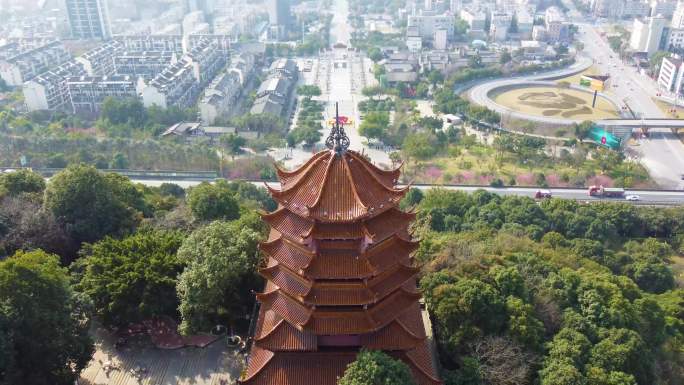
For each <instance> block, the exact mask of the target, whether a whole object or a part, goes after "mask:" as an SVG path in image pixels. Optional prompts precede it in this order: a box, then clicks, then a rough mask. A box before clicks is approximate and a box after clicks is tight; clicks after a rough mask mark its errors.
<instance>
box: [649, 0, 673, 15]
mask: <svg viewBox="0 0 684 385" xmlns="http://www.w3.org/2000/svg"><path fill="white" fill-rule="evenodd" d="M650 7H651V13H650V15H649V16H658V15H662V16H663V17H664V18H666V19H669V18H671V17H672V16H673V15H674V12H675V9H676V8H677V0H651V3H650Z"/></svg>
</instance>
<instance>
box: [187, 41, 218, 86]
mask: <svg viewBox="0 0 684 385" xmlns="http://www.w3.org/2000/svg"><path fill="white" fill-rule="evenodd" d="M227 59H228V57H227V56H224V55H223V54H222V52H221V51H219V50H218V49H217V44H216V42H214V41H212V40H209V39H206V40H202V41H200V42H199V43H198V44H197V45H196V46H195V47H193V48H192V50H190V52H188V53H187V54H186V55H185V60H186V61H187V62H189V63H190V64H191V65H192V68H193V73H194V75H195V79H197V82H198V83H199V86H200V88H204V87H205V86H206V85H207V84H209V82H211V81H212V80H213V79H214V77H215V76H216V74H217V73H218V71H219V70H220V69H221V68H223V67H225V65H226V60H227Z"/></svg>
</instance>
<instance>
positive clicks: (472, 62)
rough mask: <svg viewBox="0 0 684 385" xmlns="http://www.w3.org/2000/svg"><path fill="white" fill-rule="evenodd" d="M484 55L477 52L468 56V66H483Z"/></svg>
mask: <svg viewBox="0 0 684 385" xmlns="http://www.w3.org/2000/svg"><path fill="white" fill-rule="evenodd" d="M482 66H483V64H482V56H480V54H479V53H476V54H475V55H473V56H470V57H469V58H468V67H470V68H482Z"/></svg>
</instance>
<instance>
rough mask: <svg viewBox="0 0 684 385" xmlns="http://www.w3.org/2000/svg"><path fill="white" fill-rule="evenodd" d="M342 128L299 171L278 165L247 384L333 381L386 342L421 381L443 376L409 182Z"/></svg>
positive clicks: (426, 384) (325, 384)
mask: <svg viewBox="0 0 684 385" xmlns="http://www.w3.org/2000/svg"><path fill="white" fill-rule="evenodd" d="M348 140H349V139H348V138H347V136H346V135H345V134H344V131H342V130H341V129H338V128H335V129H334V131H333V133H331V135H330V136H329V137H328V140H327V141H326V144H327V146H328V149H327V150H324V151H321V152H319V153H317V154H315V155H313V156H312V157H311V158H310V159H309V160H308V161H307V162H306V163H305V164H304V165H303V166H301V167H299V168H298V169H296V170H293V171H284V170H281V169H277V174H278V178H279V179H280V188H270V187H269V191H270V193H271V196H272V197H273V199H275V201H276V202H278V203H279V206H278V209H277V210H276V211H274V212H272V213H270V214H265V215H264V216H263V219H264V221H265V222H266V223H267V224H268V225H269V226H270V228H271V232H270V237H269V239H268V241H266V242H263V243H262V244H261V245H260V249H261V251H262V252H263V254H264V257H265V258H264V259H265V260H264V264H263V265H262V266H263V268H262V269H260V270H259V273H260V274H261V275H262V276H263V277H264V278H266V285H265V287H264V291H263V292H262V293H260V294H257V300H258V301H259V303H260V306H259V310H258V315H257V318H256V324H255V325H254V326H255V327H254V329H253V330H254V336H253V341H254V342H253V344H252V347H251V352H250V355H249V358H248V360H247V368H246V370H245V372H244V373H243V375H242V377H241V379H240V384H242V385H287V384H317V385H334V384H337V383H338V379H339V378H340V377H341V376H342V375H343V374H344V371H345V369H346V367H347V365H348V364H350V363H351V362H353V361H354V360H355V358H356V355H357V353H358V351H359V350H360V349H372V350H380V351H384V352H386V353H388V354H390V355H392V356H393V357H395V358H397V359H400V360H401V361H403V362H404V363H406V365H408V367H409V368H410V370H411V374H412V377H413V380H414V381H413V382H414V383H415V384H417V385H441V384H442V382H441V381H440V379H439V378H438V374H437V370H436V367H435V364H434V363H435V358H434V356H433V353H432V352H431V349H430V344H429V341H428V339H427V334H428V333H427V332H426V326H425V324H424V321H423V317H422V312H421V306H420V303H419V300H420V297H421V295H420V292H419V291H418V290H417V287H416V280H417V278H416V277H417V275H418V273H419V271H420V269H419V268H418V267H417V266H416V264H415V262H414V259H413V256H412V254H413V252H414V251H415V250H416V249H417V248H418V242H416V241H415V240H414V239H413V237H412V235H411V231H409V225H410V224H411V222H413V220H414V218H415V214H413V213H406V212H403V211H402V210H401V209H399V201H400V200H401V198H402V197H403V196H404V195H405V194H406V192H407V188H402V187H399V186H397V184H396V183H397V180H398V178H399V170H398V169H396V170H383V169H380V168H378V167H377V166H375V165H373V164H372V163H371V162H370V161H368V160H367V159H366V158H365V157H364V156H363V155H361V154H359V153H357V152H354V151H351V150H348V149H347V147H348V145H349V141H348Z"/></svg>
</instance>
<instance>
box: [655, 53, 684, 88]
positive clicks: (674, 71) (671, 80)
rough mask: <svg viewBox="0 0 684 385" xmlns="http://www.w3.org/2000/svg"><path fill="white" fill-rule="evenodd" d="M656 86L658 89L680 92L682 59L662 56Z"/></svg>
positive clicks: (682, 74)
mask: <svg viewBox="0 0 684 385" xmlns="http://www.w3.org/2000/svg"><path fill="white" fill-rule="evenodd" d="M658 86H659V87H660V89H663V90H666V91H671V92H675V93H681V92H682V87H683V86H684V68H682V59H681V58H679V57H675V56H673V57H666V58H663V61H662V63H661V64H660V73H659V74H658Z"/></svg>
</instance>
